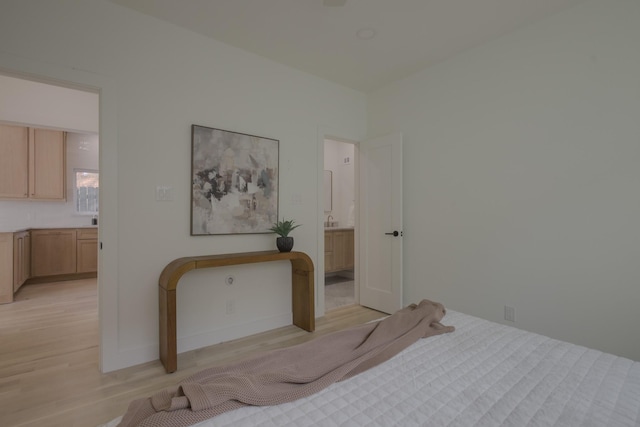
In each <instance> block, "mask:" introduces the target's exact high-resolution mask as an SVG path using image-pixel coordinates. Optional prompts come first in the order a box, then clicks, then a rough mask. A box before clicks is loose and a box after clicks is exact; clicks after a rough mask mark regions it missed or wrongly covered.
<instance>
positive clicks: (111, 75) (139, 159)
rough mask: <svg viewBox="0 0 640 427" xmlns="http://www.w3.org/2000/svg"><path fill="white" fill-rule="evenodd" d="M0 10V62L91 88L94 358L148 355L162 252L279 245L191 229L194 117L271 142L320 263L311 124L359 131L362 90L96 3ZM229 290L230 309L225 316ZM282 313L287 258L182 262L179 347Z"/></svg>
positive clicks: (270, 322)
mask: <svg viewBox="0 0 640 427" xmlns="http://www.w3.org/2000/svg"><path fill="white" fill-rule="evenodd" d="M2 9H3V13H2V14H0V69H2V68H5V69H11V71H20V72H36V73H37V74H41V73H44V74H45V75H48V76H53V75H55V77H56V78H59V79H63V80H71V81H75V80H76V79H81V80H83V81H85V82H89V84H91V85H96V86H97V87H98V88H99V89H100V90H101V93H100V102H101V111H100V118H101V123H100V126H101V137H100V146H101V148H100V151H101V167H100V169H101V199H102V200H111V204H109V205H104V203H103V204H102V205H101V222H100V224H101V240H102V241H103V242H106V243H105V245H104V249H103V250H102V253H101V270H100V283H101V287H102V288H101V302H100V304H101V316H102V317H101V319H102V332H103V342H102V344H103V346H102V349H101V351H102V356H103V368H104V369H106V370H112V369H117V368H121V367H125V366H129V365H133V364H137V363H141V362H145V361H149V360H154V359H157V358H158V301H157V298H158V293H157V281H158V276H159V275H160V272H161V271H162V269H163V267H164V266H165V265H166V264H167V263H168V262H170V261H171V260H173V259H175V258H179V257H182V256H187V255H202V254H213V253H227V252H244V251H256V250H267V249H273V248H274V247H275V244H274V240H275V238H274V236H273V235H237V236H205V237H191V236H190V235H189V205H190V192H189V190H190V172H189V171H190V157H191V154H190V153H191V152H190V150H191V141H190V126H191V125H192V124H200V125H204V126H211V127H218V128H222V129H227V130H234V131H239V132H243V133H248V134H254V135H261V136H265V137H269V138H275V139H278V140H280V192H279V194H280V199H279V203H280V216H283V215H284V216H286V217H287V218H294V219H296V221H297V222H299V223H301V224H305V225H304V226H303V227H300V228H298V229H296V230H295V231H294V234H293V235H294V237H295V239H296V249H297V250H300V251H304V252H306V253H308V254H309V255H310V256H311V258H312V259H313V260H314V262H315V261H316V260H317V257H318V255H317V243H316V240H317V238H318V229H317V227H314V226H313V224H320V223H321V221H322V218H320V217H319V216H318V215H319V214H318V212H320V211H321V208H320V209H319V207H318V194H317V188H318V186H319V184H318V182H317V177H318V176H319V171H317V168H316V167H313V168H309V165H315V164H317V162H318V157H317V155H318V154H317V138H318V130H319V129H320V128H321V127H327V128H330V129H332V130H334V131H335V132H336V133H337V134H338V135H340V136H342V137H344V138H349V139H353V140H358V139H362V137H363V136H364V134H365V131H366V124H365V114H366V109H365V97H364V95H363V94H361V93H359V92H355V91H352V90H349V89H345V88H343V87H340V86H337V85H334V84H331V83H328V82H326V81H324V80H321V79H318V78H316V77H313V76H310V75H307V74H304V73H302V72H299V71H297V70H293V69H291V68H287V67H284V66H281V65H279V64H276V63H273V62H271V61H268V60H265V59H263V58H261V57H258V56H256V55H253V54H249V53H246V52H243V51H240V50H238V49H235V48H232V47H230V46H227V45H224V44H222V43H218V42H215V41H213V40H210V39H207V38H204V37H201V36H198V35H196V34H194V33H191V32H188V31H185V30H182V29H180V28H177V27H175V26H172V25H169V24H166V23H163V22H161V21H158V20H156V19H152V18H149V17H145V16H143V15H141V14H137V13H135V12H132V11H130V10H128V9H125V8H122V7H119V6H116V5H114V4H112V3H109V2H107V1H104V0H94V1H85V0H60V1H56V2H51V1H48V0H40V1H30V2H24V1H21V0H10V1H3V6H2ZM26 22H28V23H29V25H24V23H26ZM16 68H17V70H16ZM27 69H28V70H27ZM34 70H35V71H34ZM105 163H108V164H109V167H107V168H105V167H104V164H105ZM320 176H321V174H320ZM158 185H166V186H171V187H173V189H174V198H173V201H172V202H156V201H155V187H156V186H158ZM298 196H301V200H302V203H298V202H297V200H299V198H298ZM105 211H106V214H105ZM307 224H308V226H307ZM228 274H234V275H235V276H236V284H235V285H234V286H231V287H229V286H226V285H225V284H224V278H225V277H226V275H228ZM316 274H317V272H316ZM317 282H318V280H316V283H317ZM227 299H234V300H235V301H236V309H237V312H236V314H235V315H225V314H224V313H225V301H226V300H227ZM290 319H291V290H290V267H289V266H288V265H287V263H286V262H285V263H274V264H271V265H270V264H265V265H257V266H255V265H254V266H249V267H246V268H229V269H221V270H220V271H215V270H212V271H208V272H192V273H189V274H188V275H186V276H185V277H184V278H183V279H182V280H181V283H180V287H179V290H178V349H179V351H184V350H187V349H190V348H195V347H199V346H202V345H207V344H212V343H217V342H219V341H221V340H227V339H231V338H234V337H237V336H241V335H245V334H248V333H252V332H256V331H258V330H264V329H270V328H272V327H275V326H280V325H284V324H287V323H288V322H289V321H290ZM105 336H106V337H107V338H106V339H105V338H104V337H105Z"/></svg>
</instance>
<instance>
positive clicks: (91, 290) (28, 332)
mask: <svg viewBox="0 0 640 427" xmlns="http://www.w3.org/2000/svg"><path fill="white" fill-rule="evenodd" d="M97 307H98V306H97V284H96V279H83V280H76V281H68V282H57V283H46V284H33V285H25V286H23V287H22V288H21V289H20V291H19V292H18V293H17V294H16V300H15V302H14V303H12V304H4V305H0V426H3V427H9V426H15V427H36V426H37V427H41V426H47V427H58V426H60V427H73V426H78V427H94V426H97V425H99V424H102V423H105V422H107V421H109V420H111V419H113V418H115V417H117V416H119V415H122V414H123V413H124V411H125V410H126V408H127V406H128V404H129V402H130V401H131V400H133V399H135V398H139V397H145V396H149V395H150V394H152V393H154V392H155V391H158V390H160V389H162V388H164V387H167V386H170V385H173V384H175V383H176V382H178V381H180V380H181V379H183V378H185V377H187V376H190V375H193V374H194V373H196V372H198V371H200V370H202V369H205V368H208V367H211V366H216V365H221V364H225V363H229V362H235V361H237V360H240V359H242V358H247V357H250V356H252V355H255V354H257V353H259V352H262V351H266V350H271V349H275V348H282V347H287V346H291V345H295V344H299V343H302V342H305V341H308V340H310V339H313V338H315V337H318V336H320V335H324V334H327V333H330V332H333V331H336V330H340V329H344V328H346V327H349V326H352V325H357V324H362V323H366V322H368V321H370V320H373V319H377V318H380V317H382V316H383V314H382V313H379V312H377V311H374V310H370V309H367V308H364V307H360V306H357V305H352V306H348V307H342V308H338V309H336V310H334V311H332V312H330V313H328V314H327V315H326V316H325V317H322V318H320V319H317V321H316V331H315V332H313V333H308V332H306V331H303V330H301V329H300V328H297V327H295V326H285V327H283V328H279V329H275V330H272V331H267V332H263V333H261V334H257V335H252V336H250V337H246V338H241V339H237V340H234V341H229V342H224V343H221V344H218V345H214V346H210V347H205V348H201V349H197V350H193V351H189V352H185V353H181V354H179V355H178V365H179V367H180V369H179V370H178V371H177V372H175V373H173V374H171V375H167V374H166V373H165V371H164V367H163V366H162V364H161V363H160V362H159V361H154V362H149V363H145V364H142V365H138V366H134V367H131V368H126V369H122V370H119V371H116V372H110V373H108V374H102V373H100V371H99V368H98V357H99V349H98V342H99V330H98V308H97Z"/></svg>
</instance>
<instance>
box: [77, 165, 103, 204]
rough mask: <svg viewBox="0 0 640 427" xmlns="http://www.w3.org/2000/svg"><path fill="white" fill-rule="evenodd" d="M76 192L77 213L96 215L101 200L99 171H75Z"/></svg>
mask: <svg viewBox="0 0 640 427" xmlns="http://www.w3.org/2000/svg"><path fill="white" fill-rule="evenodd" d="M74 175H75V179H74V181H75V182H74V190H75V202H76V213H79V214H87V215H96V214H97V213H98V200H99V199H100V197H99V196H100V179H99V174H98V171H95V170H86V169H75V170H74Z"/></svg>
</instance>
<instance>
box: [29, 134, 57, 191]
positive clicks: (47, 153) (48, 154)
mask: <svg viewBox="0 0 640 427" xmlns="http://www.w3.org/2000/svg"><path fill="white" fill-rule="evenodd" d="M64 142H65V134H64V132H61V131H57V130H46V129H33V128H30V129H29V197H30V198H32V199H42V200H64V199H65V185H64V183H65V179H64V177H65V173H64V172H65V161H64V160H65V144H64Z"/></svg>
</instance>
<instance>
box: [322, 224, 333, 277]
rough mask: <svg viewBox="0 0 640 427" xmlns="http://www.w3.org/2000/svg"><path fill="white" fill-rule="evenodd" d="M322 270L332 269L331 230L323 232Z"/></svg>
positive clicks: (326, 271)
mask: <svg viewBox="0 0 640 427" xmlns="http://www.w3.org/2000/svg"><path fill="white" fill-rule="evenodd" d="M324 271H325V273H329V272H331V271H333V232H331V231H325V232H324Z"/></svg>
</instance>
